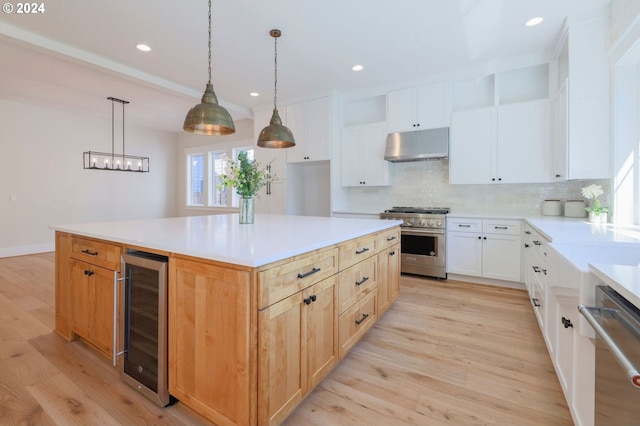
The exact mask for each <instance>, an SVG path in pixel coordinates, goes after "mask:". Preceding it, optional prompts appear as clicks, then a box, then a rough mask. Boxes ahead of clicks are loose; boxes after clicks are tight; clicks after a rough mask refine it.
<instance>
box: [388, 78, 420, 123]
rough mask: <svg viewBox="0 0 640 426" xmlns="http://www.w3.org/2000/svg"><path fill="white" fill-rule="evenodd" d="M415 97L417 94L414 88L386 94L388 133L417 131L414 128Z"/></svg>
mask: <svg viewBox="0 0 640 426" xmlns="http://www.w3.org/2000/svg"><path fill="white" fill-rule="evenodd" d="M417 96H418V92H417V90H416V89H415V88H414V87H411V88H408V89H401V90H394V91H391V92H389V93H388V94H387V102H388V104H387V105H388V106H387V122H388V123H389V133H395V132H407V131H411V130H418V129H417V128H416V126H415V125H416V124H417V122H416V103H417Z"/></svg>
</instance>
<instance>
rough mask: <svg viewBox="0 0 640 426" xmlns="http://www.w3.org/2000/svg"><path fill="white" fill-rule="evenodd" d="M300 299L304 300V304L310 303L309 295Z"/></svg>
mask: <svg viewBox="0 0 640 426" xmlns="http://www.w3.org/2000/svg"><path fill="white" fill-rule="evenodd" d="M302 301H303V302H304V304H305V305H310V304H311V298H310V297H305V298H304V299H302Z"/></svg>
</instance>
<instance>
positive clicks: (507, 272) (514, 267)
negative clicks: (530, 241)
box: [482, 234, 522, 282]
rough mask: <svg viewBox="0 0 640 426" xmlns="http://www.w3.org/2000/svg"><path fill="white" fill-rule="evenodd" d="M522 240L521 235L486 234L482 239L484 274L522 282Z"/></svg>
mask: <svg viewBox="0 0 640 426" xmlns="http://www.w3.org/2000/svg"><path fill="white" fill-rule="evenodd" d="M521 241H522V238H521V237H520V236H519V235H494V234H485V235H484V237H483V239H482V245H483V247H482V275H483V276H484V277H485V278H495V279H498V280H509V281H516V282H520V281H521V265H522V264H521V257H520V256H521V251H520V244H521Z"/></svg>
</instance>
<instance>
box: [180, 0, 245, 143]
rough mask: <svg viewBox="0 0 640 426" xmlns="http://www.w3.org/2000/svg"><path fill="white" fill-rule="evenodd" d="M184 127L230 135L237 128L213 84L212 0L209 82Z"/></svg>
mask: <svg viewBox="0 0 640 426" xmlns="http://www.w3.org/2000/svg"><path fill="white" fill-rule="evenodd" d="M182 128H183V129H184V130H185V131H187V132H190V133H197V134H200V135H230V134H232V133H235V131H236V128H235V126H234V124H233V120H232V119H231V115H230V114H229V112H228V111H227V110H226V109H224V108H223V107H221V106H220V105H218V97H217V96H216V94H215V92H214V91H213V84H211V0H209V82H208V83H207V87H206V89H205V91H204V94H203V95H202V101H201V103H199V104H198V105H196V106H194V107H193V108H191V109H190V110H189V112H188V113H187V117H186V118H185V119H184V125H183V126H182Z"/></svg>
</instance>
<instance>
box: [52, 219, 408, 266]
mask: <svg viewBox="0 0 640 426" xmlns="http://www.w3.org/2000/svg"><path fill="white" fill-rule="evenodd" d="M401 223H402V221H398V220H381V219H347V218H333V217H311V216H292V215H267V214H256V216H255V223H253V224H249V225H240V224H239V223H238V215H237V214H225V215H210V216H189V217H176V218H168V219H150V220H134V221H120V222H101V223H85V224H74V225H52V226H50V229H53V230H56V231H63V232H69V233H72V234H77V235H82V236H86V237H93V238H98V239H102V240H107V241H114V242H117V243H122V244H130V245H137V246H140V247H146V248H152V249H156V250H162V251H166V252H171V253H178V254H184V255H189V256H194V257H200V258H204V259H211V260H217V261H220V262H227V263H233V264H238V265H244V266H251V267H258V266H262V265H266V264H268V263H271V262H276V261H278V260H282V259H286V258H287V257H291V256H295V255H298V254H302V253H306V252H308V251H311V250H316V249H319V248H323V247H327V246H329V245H333V244H337V243H341V242H343V241H346V240H350V239H352V238H357V237H361V236H363V235H367V234H370V233H373V232H378V231H382V230H385V229H389V228H392V227H394V226H397V225H400V224H401Z"/></svg>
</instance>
